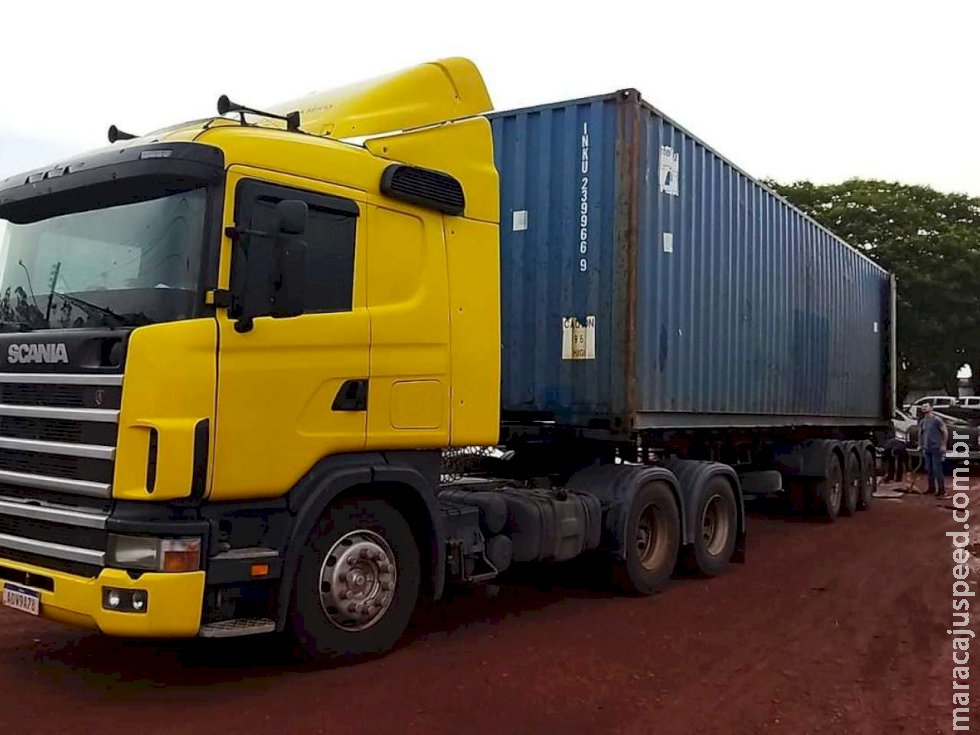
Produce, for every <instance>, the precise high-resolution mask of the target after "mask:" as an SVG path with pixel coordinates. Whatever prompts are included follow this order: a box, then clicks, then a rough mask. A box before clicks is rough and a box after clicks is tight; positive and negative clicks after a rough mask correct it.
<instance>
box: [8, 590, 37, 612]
mask: <svg viewBox="0 0 980 735" xmlns="http://www.w3.org/2000/svg"><path fill="white" fill-rule="evenodd" d="M3 604H4V605H6V606H7V607H12V608H13V609H14V610H20V611H21V612H26V613H30V614H31V615H39V614H40V613H41V595H40V594H39V593H37V592H35V591H34V590H29V589H27V588H26V587H18V586H17V585H15V584H10V583H9V582H8V583H7V584H5V585H4V586H3Z"/></svg>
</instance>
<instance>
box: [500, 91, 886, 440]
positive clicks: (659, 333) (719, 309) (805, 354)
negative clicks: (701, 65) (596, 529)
mask: <svg viewBox="0 0 980 735" xmlns="http://www.w3.org/2000/svg"><path fill="white" fill-rule="evenodd" d="M491 122H492V127H493V135H494V147H495V158H496V165H497V169H498V171H499V172H500V189H501V191H500V195H501V202H500V204H501V227H500V230H501V232H500V240H501V243H500V244H501V281H502V286H501V303H502V339H503V353H502V365H503V375H502V391H501V398H502V409H503V411H504V417H505V419H506V418H511V419H554V420H556V421H558V422H559V423H563V424H569V425H575V426H585V427H595V428H609V429H614V430H616V429H630V428H648V427H682V426H734V425H760V426H764V425H788V424H827V425H830V424H874V423H877V422H879V421H881V420H882V419H883V418H884V417H886V416H887V415H888V410H889V408H888V398H887V395H888V393H887V386H888V382H889V381H888V374H889V373H888V351H889V348H890V343H889V340H890V332H889V330H890V327H891V324H890V319H889V297H890V278H889V275H888V274H887V273H886V272H885V271H884V270H882V269H881V268H880V267H878V266H877V265H875V264H874V263H872V262H871V261H870V260H869V259H868V258H866V257H865V256H864V255H862V254H861V253H859V252H858V251H856V250H855V249H853V248H851V247H849V246H848V245H847V244H846V243H844V242H843V241H842V240H840V239H839V238H837V237H835V236H834V235H833V234H831V233H830V232H829V231H827V230H826V229H824V228H822V227H820V226H819V225H817V224H816V223H815V222H814V221H813V220H811V219H809V218H808V217H806V216H805V215H803V214H802V213H801V212H799V211H798V210H796V209H795V208H793V207H791V206H790V205H789V204H788V203H786V202H785V201H784V200H782V199H780V198H779V197H777V196H776V195H774V194H773V193H772V192H771V191H770V190H769V189H767V188H765V187H764V186H762V185H761V184H759V183H758V182H756V181H754V180H753V179H752V178H750V177H749V176H747V175H746V174H745V173H744V172H742V171H741V170H739V169H738V168H736V167H734V166H733V165H732V164H730V163H729V162H728V161H727V160H725V159H724V158H722V157H721V156H719V155H718V154H717V153H715V152H714V151H712V150H711V149H710V148H708V147H707V146H705V145H704V144H703V143H702V142H700V141H699V140H697V139H696V138H694V137H693V136H691V135H690V134H689V133H687V132H686V131H685V130H683V129H682V128H680V127H678V126H677V125H676V124H674V123H673V122H671V121H670V120H669V119H667V118H666V117H665V116H663V115H661V114H660V113H658V112H657V111H656V110H654V109H653V108H651V107H650V106H649V105H647V104H646V103H645V102H642V101H641V100H640V98H639V94H638V93H637V92H636V91H635V90H625V91H622V92H617V93H615V94H612V95H607V96H603V97H596V98H590V99H584V100H576V101H572V102H564V103H558V104H552V105H543V106H540V107H535V108H530V109H524V110H518V111H514V112H503V113H495V114H494V115H492V116H491Z"/></svg>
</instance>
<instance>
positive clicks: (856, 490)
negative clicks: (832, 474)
mask: <svg viewBox="0 0 980 735" xmlns="http://www.w3.org/2000/svg"><path fill="white" fill-rule="evenodd" d="M845 463H846V464H845V469H844V485H843V489H842V491H841V501H840V514H841V515H842V516H853V515H854V514H855V513H857V507H858V498H859V497H860V495H861V460H860V459H858V456H857V455H856V454H855V453H854V452H848V453H847V459H846V460H845Z"/></svg>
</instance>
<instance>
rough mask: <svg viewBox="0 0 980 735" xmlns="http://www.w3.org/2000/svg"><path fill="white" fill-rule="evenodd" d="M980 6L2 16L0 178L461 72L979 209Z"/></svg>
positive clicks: (155, 9) (787, 162)
mask: <svg viewBox="0 0 980 735" xmlns="http://www.w3.org/2000/svg"><path fill="white" fill-rule="evenodd" d="M978 28H980V3H976V2H970V1H959V2H944V1H943V0H934V1H933V2H931V3H921V2H902V1H901V0H893V1H892V2H877V1H875V0H849V2H838V1H837V0H821V2H800V1H796V2H787V1H785V0H784V2H755V1H753V0H740V1H739V2H699V1H698V0H683V1H680V0H672V2H660V1H659V0H648V1H646V2H620V1H618V0H594V1H593V2H588V3H586V2H576V1H575V0H565V1H564V2H534V0H523V2H510V1H509V0H498V1H497V2H491V3H485V2H484V3H475V2H474V3H467V2H460V1H459V0H456V1H455V2H439V1H436V0H431V1H430V0H415V2H412V3H405V2H398V3H388V2H379V1H372V0H361V2H360V3H357V4H356V5H349V6H337V5H335V4H332V3H325V2H322V1H321V2H315V3H314V2H310V3H307V2H304V1H303V0H291V1H290V2H287V3H270V2H255V3H249V2H245V1H244V0H239V1H238V2H233V3H228V2H216V1H215V2H202V1H201V0H198V1H197V2H193V3H190V2H183V0H172V1H171V2H168V3H166V4H163V5H161V4H159V3H145V2H144V3H125V4H124V3H120V2H118V0H114V1H113V2H99V1H97V0H87V1H86V2H84V3H79V2H71V3H63V4H60V3H57V2H44V3H24V2H17V3H9V4H7V5H6V6H5V7H4V9H3V22H2V30H0V39H2V40H0V68H2V69H3V70H4V74H3V77H2V81H0V177H5V176H7V175H9V174H12V173H18V172H20V171H23V170H25V169H28V168H32V167H36V166H42V165H46V164H49V163H52V162H54V161H55V160H57V159H58V158H59V157H65V156H68V155H70V154H73V153H78V152H82V151H85V150H89V149H92V148H95V147H100V146H102V145H104V144H105V134H106V129H107V128H108V126H109V125H110V124H116V125H118V126H119V127H121V128H122V129H124V130H129V131H132V132H137V133H138V132H148V131H150V130H153V129H156V128H160V127H163V126H166V125H169V124H171V123H174V122H179V121H182V120H189V119H195V118H199V117H204V116H207V115H210V114H212V113H213V111H214V107H215V101H216V100H217V98H218V96H219V95H221V94H228V95H229V96H230V97H231V98H232V99H234V100H236V101H241V102H244V103H247V104H250V105H252V106H255V107H262V106H263V105H272V104H274V103H276V102H279V101H283V100H288V99H292V98H294V97H298V96H300V95H303V94H306V93H308V92H312V91H315V90H320V89H328V88H331V87H334V86H338V85H340V84H344V83H347V82H350V81H354V80H357V79H363V78H368V77H371V76H377V75H379V74H384V73H387V72H390V71H393V70H395V69H399V68H403V67H406V66H411V65H414V64H416V63H419V62H421V61H426V60H431V59H435V58H441V57H445V56H457V55H459V56H467V57H469V58H471V59H473V60H474V61H475V62H476V63H477V64H478V65H479V67H480V68H481V70H482V72H483V74H484V77H485V79H486V82H487V86H488V87H489V90H490V94H491V97H492V98H493V100H494V104H495V106H496V107H497V109H508V108H513V107H519V106H524V105H529V104H535V103H539V102H545V101H555V100H560V99H567V98H572V97H581V96H587V95H592V94H600V93H604V92H609V91H613V90H616V89H622V88H625V87H635V88H637V89H639V90H640V91H641V92H642V94H643V96H644V98H645V99H647V100H648V101H649V102H650V103H652V104H653V105H654V106H655V107H657V108H659V109H660V110H662V111H663V112H664V113H666V114H667V115H669V116H670V117H672V118H674V119H675V120H676V121H677V122H679V123H680V124H681V125H683V126H684V127H686V128H688V129H689V130H691V131H692V132H693V133H694V134H696V135H698V136H699V137H701V138H702V139H704V140H705V141H706V142H707V143H708V144H709V145H712V146H713V147H714V148H716V149H717V150H719V151H720V152H721V153H722V154H724V155H725V156H727V157H728V158H729V159H731V160H732V161H734V162H735V163H737V164H739V165H740V166H742V167H743V168H745V169H746V170H747V171H748V172H749V173H751V174H753V175H755V176H758V177H772V178H775V179H777V180H780V181H795V180H799V179H809V180H812V181H817V182H821V183H829V182H836V181H841V180H843V179H846V178H849V177H854V176H861V177H877V178H884V179H891V180H897V181H901V182H904V183H916V184H927V185H930V186H933V187H935V188H937V189H940V190H943V191H960V192H965V193H968V194H971V195H975V196H980V135H977V130H978V129H980V126H978V123H980V95H978V94H977V88H978V83H980V77H978V69H980V63H978V61H980V52H978V50H977V36H976V33H977V29H978Z"/></svg>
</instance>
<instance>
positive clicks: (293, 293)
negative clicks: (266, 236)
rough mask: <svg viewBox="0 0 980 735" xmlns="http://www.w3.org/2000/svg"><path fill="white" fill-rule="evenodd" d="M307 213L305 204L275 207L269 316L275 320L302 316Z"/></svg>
mask: <svg viewBox="0 0 980 735" xmlns="http://www.w3.org/2000/svg"><path fill="white" fill-rule="evenodd" d="M308 215H309V210H308V208H307V206H306V202H302V201H299V200H298V199H284V200H283V201H281V202H279V204H277V205H276V219H277V221H278V223H279V226H278V232H277V233H276V240H275V261H274V262H275V266H274V268H273V269H272V273H271V274H270V275H271V277H272V282H271V284H270V286H271V288H270V293H271V303H270V308H269V314H270V315H271V316H272V317H273V318H275V319H285V318H287V317H292V316H299V315H300V314H302V313H303V301H304V296H305V293H304V292H305V287H306V241H305V240H302V239H301V237H302V235H303V233H304V232H306V219H307V217H308Z"/></svg>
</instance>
